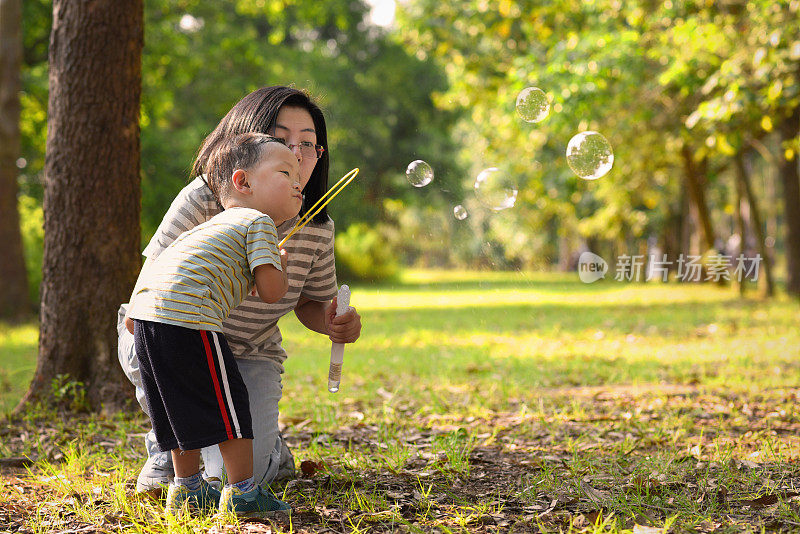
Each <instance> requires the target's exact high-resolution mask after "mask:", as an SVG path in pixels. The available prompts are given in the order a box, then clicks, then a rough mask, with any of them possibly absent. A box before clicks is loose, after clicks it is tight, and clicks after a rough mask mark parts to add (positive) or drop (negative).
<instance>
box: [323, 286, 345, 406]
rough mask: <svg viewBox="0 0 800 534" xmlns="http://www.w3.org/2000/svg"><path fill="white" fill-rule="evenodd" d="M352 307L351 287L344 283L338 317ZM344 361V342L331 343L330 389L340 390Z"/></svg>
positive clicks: (337, 307) (337, 304)
mask: <svg viewBox="0 0 800 534" xmlns="http://www.w3.org/2000/svg"><path fill="white" fill-rule="evenodd" d="M349 308H350V288H349V287H348V286H347V285H346V284H342V287H340V288H339V293H338V294H337V295H336V317H339V316H340V315H344V314H345V313H347V310H348V309H349ZM343 362H344V343H331V366H330V368H329V369H328V391H330V392H331V393H336V392H337V391H339V383H340V382H341V380H342V363H343Z"/></svg>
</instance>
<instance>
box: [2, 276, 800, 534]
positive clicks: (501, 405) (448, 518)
mask: <svg viewBox="0 0 800 534" xmlns="http://www.w3.org/2000/svg"><path fill="white" fill-rule="evenodd" d="M351 302H352V304H353V305H354V306H356V307H357V308H358V310H359V313H360V314H361V316H362V321H363V324H364V329H363V333H362V337H361V339H360V340H359V341H358V342H357V343H356V344H353V345H348V346H347V348H346V351H345V364H344V369H343V373H342V383H341V390H340V392H339V393H336V394H330V393H328V392H327V389H326V385H327V368H328V356H329V353H330V342H329V341H327V340H326V339H325V338H324V337H322V336H318V335H311V334H309V333H308V332H307V331H306V330H305V329H304V328H303V327H302V326H301V325H300V324H299V323H298V322H297V320H296V319H295V318H294V317H293V316H289V317H286V318H285V319H284V320H283V321H282V323H281V329H282V332H283V337H284V341H285V347H286V350H287V352H288V353H289V354H290V357H289V359H288V360H287V362H286V365H285V367H286V374H285V375H284V399H283V401H282V403H281V414H282V421H283V423H284V424H286V429H285V435H286V437H287V439H288V441H289V443H290V445H291V446H292V448H293V450H294V451H295V455H296V459H297V462H298V465H299V464H300V462H301V461H304V460H312V461H314V462H315V463H314V464H313V466H312V467H311V468H310V469H309V468H308V466H306V467H307V470H308V471H309V475H308V476H306V477H301V478H299V479H298V480H296V481H293V482H290V483H289V484H288V485H286V486H285V487H279V488H275V489H276V491H278V492H279V495H281V496H283V497H284V498H285V499H286V500H288V501H289V502H290V503H291V504H292V505H293V507H294V509H295V514H294V516H293V518H292V520H291V521H290V522H286V521H280V520H273V521H272V522H271V523H270V527H269V528H272V529H273V530H277V531H295V532H299V531H322V530H325V529H333V530H335V531H347V532H368V531H374V530H380V531H387V530H388V531H391V530H403V531H411V532H429V531H431V530H438V531H441V532H462V531H470V532H472V531H487V532H489V531H495V530H497V529H499V530H508V529H510V528H514V529H518V530H520V531H535V530H544V531H548V532H631V531H633V529H634V527H635V526H636V525H646V526H651V527H658V528H660V529H664V528H665V527H668V528H669V529H670V532H683V531H708V532H712V531H713V532H739V531H754V532H755V531H761V529H766V530H775V529H778V530H779V529H784V530H794V529H797V528H800V511H799V510H800V508H799V507H798V504H800V410H798V409H797V408H796V405H797V401H798V398H800V389H798V384H800V332H798V330H799V329H798V328H797V325H798V324H800V306H799V305H798V303H797V302H796V301H790V300H788V299H786V298H785V297H784V298H777V299H774V300H771V301H762V300H759V299H755V298H750V299H745V300H742V299H740V298H739V297H738V296H737V295H736V293H735V291H734V290H733V289H732V288H719V287H715V286H710V285H709V286H705V285H702V286H698V285H688V284H668V285H661V284H620V283H617V282H613V281H605V282H601V283H596V284H592V285H584V284H581V283H580V282H578V281H577V277H576V276H574V275H557V274H526V273H435V272H421V271H415V272H411V273H407V274H406V275H405V276H404V278H403V279H402V281H401V282H400V283H398V284H392V285H381V286H355V287H353V296H352V301H351ZM0 352H2V354H3V355H4V357H3V359H2V360H0V377H9V378H8V379H7V380H5V381H4V382H3V383H4V384H5V383H8V386H7V387H6V386H4V388H3V390H2V394H0V402H2V406H4V407H6V409H7V408H8V407H10V406H13V405H14V404H15V403H16V401H17V400H18V399H19V396H20V395H21V394H22V392H23V390H24V386H25V385H26V381H27V380H28V379H29V377H30V376H31V374H32V371H33V365H34V360H35V354H36V329H35V326H33V325H27V326H23V327H14V328H11V327H2V329H0ZM6 354H12V355H13V356H12V357H8V358H7V357H6V356H5V355H6ZM12 377H13V378H12ZM145 428H146V427H145V419H144V418H143V417H141V416H139V415H125V414H120V415H118V416H114V417H111V418H106V416H102V415H88V416H81V417H62V418H58V417H56V416H55V414H53V413H52V412H48V411H47V410H38V411H31V412H30V413H29V414H27V415H25V416H24V417H22V418H18V419H14V420H9V421H7V422H6V423H3V426H2V428H0V433H2V435H3V436H5V438H4V439H3V440H2V444H0V458H3V457H5V458H8V457H15V456H23V455H28V456H30V457H31V458H33V459H34V460H36V463H35V464H34V465H33V466H31V467H30V468H29V472H25V473H19V472H4V471H2V470H0V520H2V518H3V514H4V513H5V514H6V517H14V515H13V514H14V513H17V512H14V510H18V513H19V517H20V518H22V519H21V520H20V521H21V522H20V525H21V526H24V527H25V528H27V529H29V530H31V531H34V532H36V531H46V530H54V529H56V530H58V529H67V528H74V529H78V528H83V527H85V526H87V525H98V526H103V528H105V529H107V530H114V531H147V532H166V531H167V530H168V529H172V530H177V531H186V532H189V531H192V530H209V529H215V530H216V531H225V532H228V531H231V532H236V531H247V529H246V528H245V527H246V525H238V524H236V523H235V522H234V524H230V521H231V518H210V517H204V518H200V519H187V520H184V521H183V522H179V523H177V524H172V525H167V524H166V522H165V521H164V520H162V519H160V518H161V515H162V514H163V512H162V511H161V510H162V509H161V508H160V504H158V503H153V502H149V501H146V500H141V499H137V498H135V497H133V496H132V495H131V492H132V488H133V484H134V482H135V476H136V473H137V471H138V468H139V467H140V465H141V463H142V461H143V458H142V455H143V451H142V448H141V439H140V434H141V432H142V431H143V430H144V429H145ZM4 486H5V487H4ZM14 488H22V490H23V491H28V492H30V493H29V495H33V496H34V497H32V498H30V499H29V500H28V501H26V505H25V506H22V505H19V506H18V508H14V507H13V506H12V501H13V502H16V501H14V499H15V498H16V497H15V493H14V492H15V491H18V490H16V489H14ZM6 489H8V490H9V491H6ZM2 495H7V497H2ZM54 503H58V504H64V503H66V507H62V508H60V509H59V510H61V511H60V512H56V511H55V510H56V508H55V504H54ZM9 510H11V512H9ZM153 518H158V519H153ZM265 528H266V527H265ZM243 529H244V530H243Z"/></svg>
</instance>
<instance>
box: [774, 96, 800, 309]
mask: <svg viewBox="0 0 800 534" xmlns="http://www.w3.org/2000/svg"><path fill="white" fill-rule="evenodd" d="M780 134H781V142H787V141H790V140H792V139H795V138H796V137H797V136H798V134H800V108H797V109H795V110H794V112H793V113H792V115H791V116H790V117H789V118H787V119H786V120H784V121H783V122H782V123H781V125H780ZM797 160H798V156H797V154H796V152H795V153H794V154H793V155H792V158H791V159H786V155H785V154H781V156H780V158H779V160H778V161H779V163H778V172H779V174H780V176H781V183H782V184H783V215H784V220H785V221H786V291H787V292H788V293H789V294H790V295H792V296H795V297H800V171H798V166H797Z"/></svg>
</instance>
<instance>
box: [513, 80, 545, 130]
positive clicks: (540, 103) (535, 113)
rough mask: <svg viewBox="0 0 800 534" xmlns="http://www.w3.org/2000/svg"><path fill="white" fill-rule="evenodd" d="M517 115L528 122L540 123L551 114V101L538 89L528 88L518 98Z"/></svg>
mask: <svg viewBox="0 0 800 534" xmlns="http://www.w3.org/2000/svg"><path fill="white" fill-rule="evenodd" d="M517 114H518V115H519V116H520V117H521V118H522V120H524V121H526V122H540V121H543V120H544V119H545V118H547V115H549V114H550V101H549V100H548V99H547V95H546V94H545V93H544V91H542V90H541V89H539V88H538V87H526V88H525V89H523V90H522V91H520V93H519V95H518V96H517Z"/></svg>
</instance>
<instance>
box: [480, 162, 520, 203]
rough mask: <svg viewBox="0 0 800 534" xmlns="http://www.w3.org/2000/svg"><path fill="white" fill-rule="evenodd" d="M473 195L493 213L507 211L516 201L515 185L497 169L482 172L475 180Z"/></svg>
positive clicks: (505, 174)
mask: <svg viewBox="0 0 800 534" xmlns="http://www.w3.org/2000/svg"><path fill="white" fill-rule="evenodd" d="M475 195H476V196H477V197H478V200H480V201H481V203H482V204H483V205H485V206H487V207H489V208H491V209H493V210H495V211H500V210H504V209H508V208H511V207H513V206H514V204H515V203H516V201H517V184H516V183H514V181H513V180H511V178H510V177H509V175H508V174H507V173H505V172H504V171H502V170H500V169H498V168H497V167H489V168H488V169H484V170H482V171H481V172H480V173H479V174H478V177H477V178H475Z"/></svg>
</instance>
